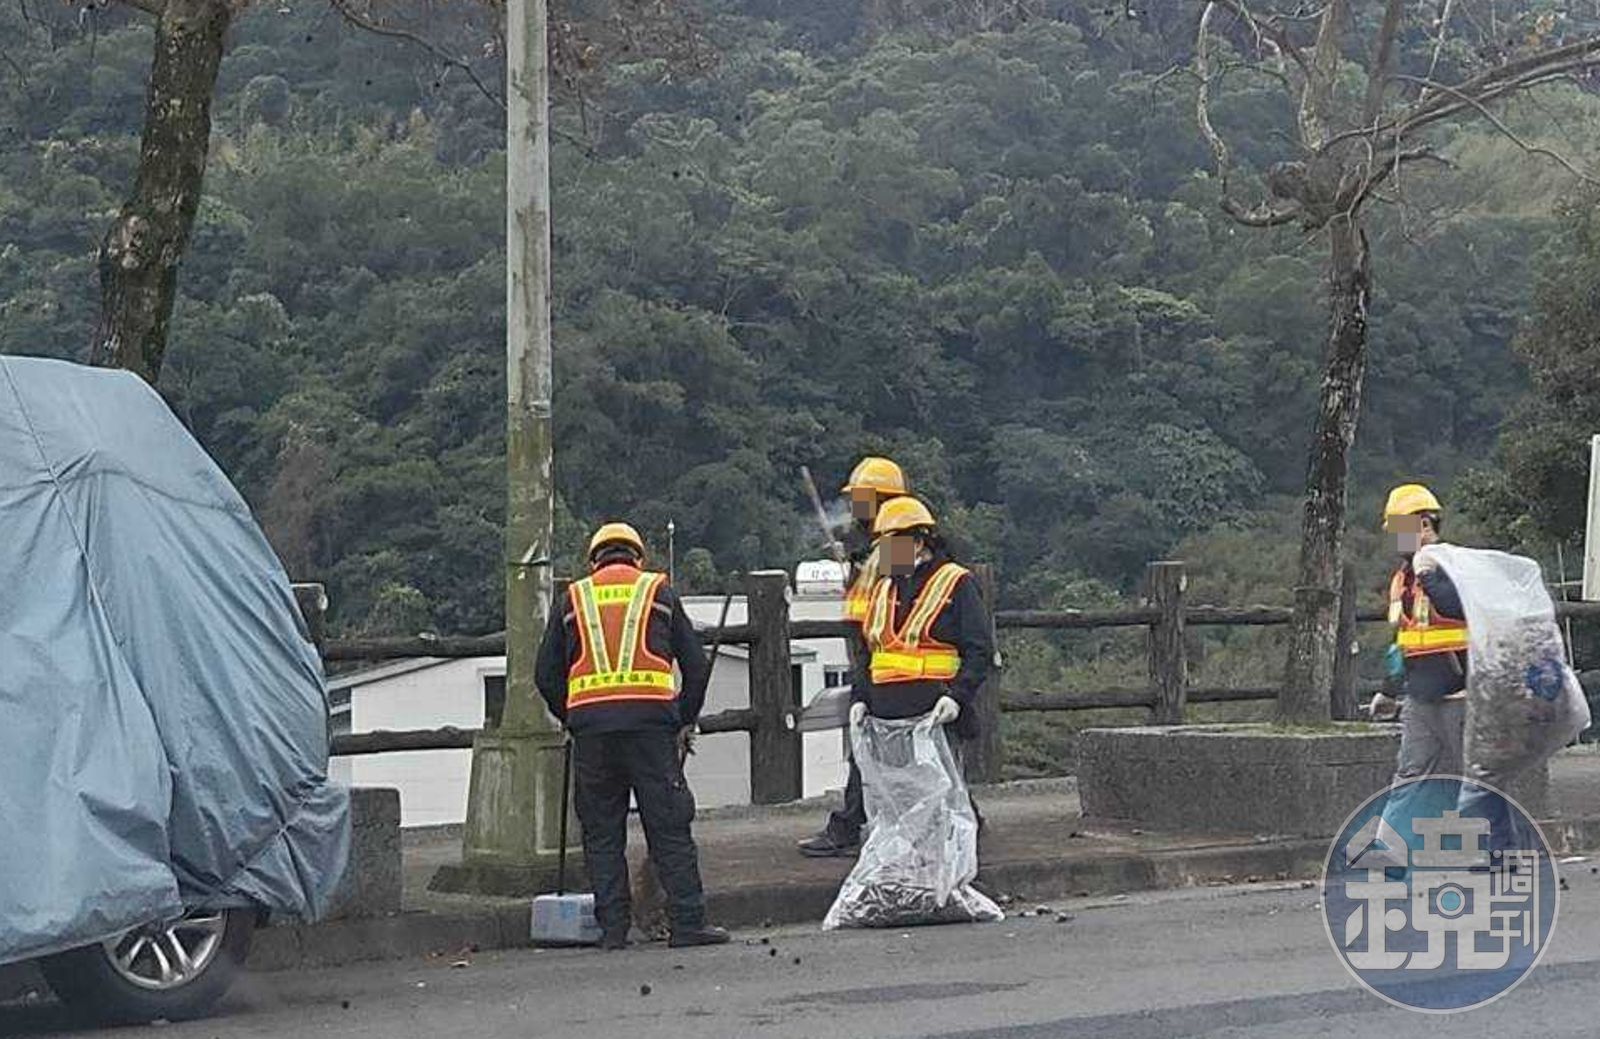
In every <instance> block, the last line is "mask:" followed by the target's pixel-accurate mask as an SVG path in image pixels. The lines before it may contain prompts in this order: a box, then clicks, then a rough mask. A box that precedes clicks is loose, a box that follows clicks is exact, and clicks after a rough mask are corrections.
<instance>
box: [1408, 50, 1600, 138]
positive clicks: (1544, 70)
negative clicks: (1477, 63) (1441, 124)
mask: <svg viewBox="0 0 1600 1039" xmlns="http://www.w3.org/2000/svg"><path fill="white" fill-rule="evenodd" d="M1597 52H1600V36H1588V37H1585V38H1584V39H1582V40H1579V41H1578V42H1576V43H1569V44H1567V45H1566V46H1563V47H1557V48H1555V49H1553V50H1547V51H1541V52H1539V53H1537V54H1530V55H1528V56H1527V57H1525V58H1519V59H1517V60H1516V61H1508V62H1506V63H1505V64H1503V65H1497V66H1495V67H1494V68H1492V69H1489V70H1487V71H1486V72H1483V73H1481V74H1479V75H1477V76H1474V77H1473V78H1472V79H1469V80H1466V81H1465V82H1463V83H1458V84H1456V86H1455V87H1454V88H1453V90H1452V91H1451V92H1450V93H1453V94H1455V95H1456V96H1468V97H1477V98H1479V99H1480V100H1482V99H1483V96H1484V93H1485V92H1487V91H1488V90H1489V89H1490V88H1498V87H1500V86H1502V85H1505V84H1509V83H1518V84H1519V85H1525V83H1523V82H1522V81H1525V80H1526V79H1528V78H1530V77H1533V76H1543V75H1547V74H1549V73H1551V72H1554V71H1557V70H1564V71H1570V70H1572V69H1575V68H1583V67H1586V66H1588V65H1592V64H1595V62H1596V53H1597ZM1423 82H1424V83H1429V82H1432V81H1431V80H1424V81H1423ZM1447 103H1448V101H1447V99H1445V98H1443V97H1433V98H1430V99H1429V100H1427V101H1420V100H1419V102H1418V104H1417V105H1415V106H1413V108H1412V110H1411V111H1410V112H1409V113H1407V115H1406V116H1405V117H1404V118H1403V119H1402V120H1401V121H1402V122H1403V123H1411V122H1413V121H1414V120H1416V119H1418V118H1420V117H1423V116H1426V115H1428V114H1429V113H1430V112H1431V111H1433V109H1435V108H1438V107H1442V106H1443V105H1445V104H1447Z"/></svg>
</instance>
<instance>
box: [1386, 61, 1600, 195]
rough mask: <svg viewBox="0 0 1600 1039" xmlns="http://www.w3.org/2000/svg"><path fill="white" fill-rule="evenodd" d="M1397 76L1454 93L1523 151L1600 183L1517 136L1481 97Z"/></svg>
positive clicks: (1558, 155)
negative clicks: (1553, 161)
mask: <svg viewBox="0 0 1600 1039" xmlns="http://www.w3.org/2000/svg"><path fill="white" fill-rule="evenodd" d="M1395 78H1396V79H1400V80H1405V81H1407V82H1413V83H1418V84H1420V85H1421V86H1423V87H1425V88H1427V89H1429V90H1438V91H1441V92H1443V93H1446V94H1451V95H1454V96H1455V97H1456V98H1457V99H1458V100H1460V101H1461V102H1462V103H1463V104H1465V105H1467V106H1469V107H1471V108H1474V109H1476V110H1477V112H1478V115H1480V116H1482V117H1483V119H1484V121H1485V122H1487V123H1488V124H1489V125H1490V126H1492V127H1494V128H1495V129H1496V130H1498V131H1500V133H1501V134H1502V135H1503V136H1504V137H1505V138H1506V139H1507V140H1509V141H1510V142H1511V143H1512V144H1515V145H1516V146H1517V147H1518V148H1521V149H1522V150H1523V151H1525V152H1527V153H1528V154H1529V155H1543V156H1544V157H1545V158H1548V159H1554V160H1555V161H1556V162H1558V163H1560V164H1561V165H1562V166H1564V167H1566V170H1567V172H1568V173H1571V174H1572V175H1573V176H1574V177H1577V178H1578V179H1579V180H1581V181H1583V182H1584V183H1586V184H1600V180H1597V179H1595V178H1594V177H1591V176H1590V175H1589V174H1587V173H1585V172H1583V171H1582V170H1580V169H1578V167H1577V166H1574V165H1573V164H1572V161H1571V160H1570V159H1568V158H1567V157H1566V156H1565V155H1562V154H1561V153H1559V152H1556V151H1552V150H1551V149H1549V148H1546V147H1543V146H1542V145H1537V144H1529V143H1528V142H1527V141H1524V140H1523V139H1522V138H1521V137H1519V136H1517V133H1516V131H1515V130H1512V129H1511V127H1509V126H1507V125H1506V124H1505V121H1504V120H1503V119H1501V118H1500V117H1499V116H1497V115H1495V114H1494V113H1493V112H1492V111H1490V110H1489V107H1488V105H1486V104H1484V103H1483V102H1482V101H1480V100H1479V99H1477V98H1475V97H1471V96H1469V95H1467V94H1463V93H1461V92H1460V91H1458V90H1457V89H1456V88H1455V87H1452V86H1449V85H1448V84H1445V83H1435V82H1433V81H1432V80H1429V79H1424V78H1423V77H1421V76H1396V77H1395Z"/></svg>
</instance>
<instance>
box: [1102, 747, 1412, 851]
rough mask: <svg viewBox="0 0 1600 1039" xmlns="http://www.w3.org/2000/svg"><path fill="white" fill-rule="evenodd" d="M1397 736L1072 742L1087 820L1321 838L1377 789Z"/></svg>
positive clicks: (1390, 769)
mask: <svg viewBox="0 0 1600 1039" xmlns="http://www.w3.org/2000/svg"><path fill="white" fill-rule="evenodd" d="M1399 744H1400V734H1399V732H1398V730H1397V729H1393V728H1366V727H1357V726H1352V727H1350V728H1348V729H1345V730H1344V731H1329V732H1327V733H1314V732H1306V733H1300V732H1294V731H1275V730H1273V729H1271V728H1269V727H1266V726H1260V725H1236V726H1222V725H1190V726H1183V725H1178V726H1140V727H1136V728H1125V729H1089V730H1086V731H1085V732H1083V733H1082V734H1081V735H1080V737H1079V744H1078V789H1079V793H1080V796H1081V797H1082V800H1083V813H1084V815H1086V816H1090V817H1098V818H1104V819H1121V820H1127V821H1129V822H1134V823H1138V824H1140V825H1144V826H1148V827H1150V828H1151V829H1153V830H1173V831H1206V832H1211V833H1248V834H1273V835H1300V836H1309V837H1325V836H1330V835H1332V834H1334V833H1336V832H1337V831H1338V829H1339V827H1340V825H1342V824H1343V823H1344V820H1345V819H1346V818H1347V817H1348V816H1349V814H1350V813H1351V812H1353V811H1355V809H1356V808H1357V807H1358V806H1359V805H1360V804H1361V802H1362V801H1364V800H1366V799H1367V798H1368V797H1370V796H1371V795H1372V794H1374V793H1376V792H1377V791H1379V790H1382V789H1384V788H1385V787H1386V786H1388V785H1389V781H1390V779H1391V778H1392V776H1393V774H1394V765H1395V754H1396V752H1397V750H1398V749H1399Z"/></svg>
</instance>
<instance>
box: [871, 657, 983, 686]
mask: <svg viewBox="0 0 1600 1039" xmlns="http://www.w3.org/2000/svg"><path fill="white" fill-rule="evenodd" d="M960 670H961V655H960V654H959V653H956V652H954V651H951V650H937V649H934V650H922V651H920V652H917V653H893V652H889V651H887V650H879V651H878V652H876V653H874V654H872V680H873V681H874V682H884V681H892V680H895V679H899V680H902V681H915V680H917V679H920V678H940V679H943V678H954V677H955V676H956V674H957V672H959V671H960Z"/></svg>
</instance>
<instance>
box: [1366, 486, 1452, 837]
mask: <svg viewBox="0 0 1600 1039" xmlns="http://www.w3.org/2000/svg"><path fill="white" fill-rule="evenodd" d="M1443 515H1444V509H1443V507H1442V506H1441V505H1440V504H1439V499H1438V498H1436V497H1435V496H1434V494H1433V492H1432V491H1430V490H1428V488H1426V487H1424V486H1422V485H1421V484H1416V483H1408V484H1402V485H1401V486H1399V487H1396V488H1395V489H1394V490H1392V491H1390V492H1389V499H1388V502H1387V503H1386V504H1385V506H1384V510H1383V526H1384V530H1385V531H1386V532H1387V533H1389V534H1390V535H1391V536H1392V537H1393V538H1394V543H1395V548H1396V549H1397V550H1398V552H1399V554H1400V565H1399V566H1398V568H1397V569H1396V570H1395V572H1394V574H1393V576H1392V577H1391V578H1390V580H1389V623H1390V624H1392V625H1393V626H1394V630H1395V641H1394V644H1393V645H1392V646H1391V647H1390V651H1389V652H1390V658H1391V661H1393V662H1395V663H1398V665H1399V668H1398V670H1399V674H1398V675H1394V676H1392V677H1395V678H1397V679H1398V682H1397V683H1393V684H1386V691H1385V692H1380V693H1378V694H1376V695H1375V696H1373V698H1372V703H1371V707H1370V710H1371V713H1372V716H1373V717H1374V718H1379V719H1381V718H1392V717H1394V715H1395V712H1396V711H1397V710H1399V706H1400V704H1399V701H1400V700H1401V699H1403V700H1404V703H1405V710H1404V712H1403V713H1402V714H1401V718H1400V725H1401V728H1400V755H1399V761H1398V763H1397V764H1396V767H1395V775H1394V778H1395V782H1396V783H1397V784H1398V783H1401V782H1403V781H1405V780H1408V779H1415V778H1418V777H1421V776H1436V775H1446V776H1458V775H1460V774H1461V768H1462V756H1461V735H1462V728H1463V726H1464V724H1465V718H1466V706H1467V705H1466V697H1467V694H1466V688H1467V622H1466V620H1465V614H1464V611H1463V610H1462V607H1461V597H1460V596H1459V595H1458V594H1457V593H1456V588H1455V585H1454V584H1453V583H1452V582H1451V580H1450V577H1449V575H1448V574H1445V573H1444V572H1443V571H1441V570H1440V569H1439V568H1438V567H1437V566H1434V565H1432V564H1431V563H1430V562H1426V561H1425V562H1424V563H1422V564H1416V563H1415V560H1416V554H1417V552H1418V551H1419V550H1420V549H1421V548H1422V547H1423V546H1424V545H1433V544H1438V543H1439V538H1440V532H1441V530H1442V528H1443ZM1388 689H1394V691H1395V692H1397V693H1398V694H1399V695H1398V697H1391V696H1390V695H1388ZM1452 797H1453V795H1452V794H1451V792H1450V790H1449V789H1448V788H1447V787H1446V786H1444V785H1443V784H1423V785H1421V786H1415V785H1414V786H1409V787H1399V788H1398V789H1396V790H1395V792H1394V793H1393V794H1391V795H1390V801H1389V803H1388V804H1387V805H1386V806H1385V808H1384V817H1385V818H1386V819H1387V820H1388V821H1389V822H1390V825H1392V826H1394V827H1395V829H1396V830H1397V831H1398V832H1400V833H1402V834H1409V833H1412V830H1411V826H1410V820H1411V819H1412V818H1417V817H1420V816H1437V815H1438V814H1439V812H1440V811H1442V810H1444V809H1446V808H1453V807H1455V805H1454V803H1453V800H1452ZM1422 798H1426V799H1428V800H1429V803H1427V804H1423V803H1420V801H1419V799H1422ZM1434 801H1437V802H1438V803H1437V804H1435V803H1432V802H1434ZM1417 846H1418V847H1420V844H1418V845H1417Z"/></svg>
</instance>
